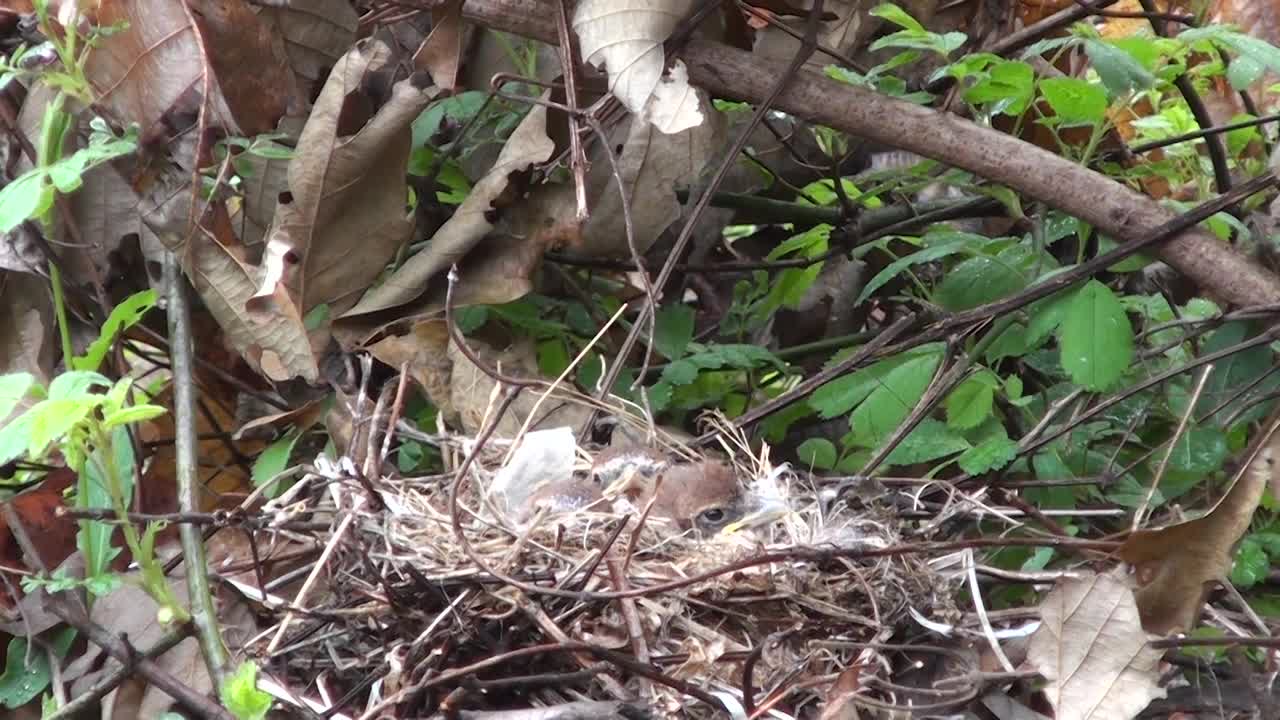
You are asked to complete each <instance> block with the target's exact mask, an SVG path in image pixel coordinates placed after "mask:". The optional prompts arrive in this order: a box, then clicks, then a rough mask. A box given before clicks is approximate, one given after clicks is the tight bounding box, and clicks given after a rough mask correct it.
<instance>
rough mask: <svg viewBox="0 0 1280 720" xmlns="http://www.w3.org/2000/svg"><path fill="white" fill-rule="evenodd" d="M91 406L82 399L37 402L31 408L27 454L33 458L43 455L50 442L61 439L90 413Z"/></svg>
mask: <svg viewBox="0 0 1280 720" xmlns="http://www.w3.org/2000/svg"><path fill="white" fill-rule="evenodd" d="M91 408H92V406H91V405H89V404H88V403H85V402H84V401H82V400H41V401H40V402H38V403H36V404H35V406H34V407H32V408H31V410H30V414H31V416H32V420H31V428H30V430H29V432H30V435H29V436H28V437H27V455H28V456H29V457H31V458H33V459H34V458H38V457H41V456H43V455H44V450H45V448H46V447H48V446H49V443H52V442H56V441H58V440H60V439H61V438H62V436H63V435H65V434H66V433H67V431H69V430H70V429H71V428H73V427H75V425H76V423H78V422H80V421H81V420H83V419H84V418H85V416H86V415H88V414H89V410H90V409H91Z"/></svg>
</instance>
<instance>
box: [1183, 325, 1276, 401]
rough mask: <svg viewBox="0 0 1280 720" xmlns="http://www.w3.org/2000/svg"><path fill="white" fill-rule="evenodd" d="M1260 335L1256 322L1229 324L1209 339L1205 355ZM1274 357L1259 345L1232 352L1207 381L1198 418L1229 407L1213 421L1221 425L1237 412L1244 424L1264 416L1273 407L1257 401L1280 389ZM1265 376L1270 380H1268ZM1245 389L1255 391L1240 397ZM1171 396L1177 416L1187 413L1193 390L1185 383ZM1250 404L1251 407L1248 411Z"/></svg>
mask: <svg viewBox="0 0 1280 720" xmlns="http://www.w3.org/2000/svg"><path fill="white" fill-rule="evenodd" d="M1256 335H1257V327H1256V326H1255V325H1254V324H1252V323H1248V322H1243V321H1236V322H1229V323H1225V324H1223V326H1222V327H1220V328H1218V329H1217V330H1214V331H1213V332H1212V333H1210V334H1209V336H1208V337H1206V338H1205V341H1204V345H1203V346H1202V347H1201V353H1202V354H1209V353H1213V352H1217V351H1219V350H1225V349H1226V348H1229V347H1231V346H1233V345H1237V344H1239V343H1241V342H1244V341H1245V340H1248V339H1249V338H1252V337H1254V336H1256ZM1272 356H1273V353H1272V351H1271V349H1270V348H1268V347H1265V346H1256V347H1252V348H1249V349H1248V350H1242V351H1240V352H1236V353H1232V354H1231V355H1229V356H1227V357H1224V358H1222V359H1221V360H1219V361H1218V362H1217V363H1215V365H1214V369H1213V372H1212V373H1210V375H1209V379H1208V380H1207V381H1206V382H1205V385H1204V392H1203V393H1201V395H1200V402H1199V403H1197V404H1196V409H1195V413H1196V416H1197V417H1199V416H1201V415H1203V414H1205V413H1207V412H1209V411H1210V410H1213V409H1215V408H1217V407H1218V406H1220V405H1224V404H1225V406H1224V407H1223V408H1222V410H1220V411H1218V412H1217V413H1215V414H1214V415H1213V417H1212V418H1210V419H1209V422H1212V423H1214V424H1216V425H1221V424H1222V423H1223V422H1224V421H1225V420H1226V419H1228V418H1230V417H1231V416H1233V415H1235V414H1237V413H1239V417H1238V419H1237V420H1236V422H1241V423H1246V422H1251V421H1253V420H1257V419H1259V418H1261V417H1263V416H1264V415H1265V414H1266V413H1267V412H1268V410H1269V409H1270V407H1271V405H1270V404H1269V403H1261V404H1257V403H1255V401H1256V400H1257V399H1258V398H1259V397H1262V396H1264V395H1266V394H1267V393H1270V392H1271V391H1273V390H1275V389H1276V388H1277V387H1280V377H1278V376H1277V374H1276V373H1274V372H1272V371H1273V370H1274V364H1273V363H1274V361H1273V359H1272ZM1263 375H1267V376H1268V377H1265V378H1264V377H1262V376H1263ZM1241 388H1252V390H1251V391H1250V392H1248V393H1245V394H1243V395H1240V389H1241ZM1169 393H1170V406H1171V410H1172V411H1173V412H1174V413H1177V414H1181V413H1182V412H1184V411H1185V410H1186V406H1187V402H1188V401H1189V400H1190V397H1189V395H1190V391H1189V390H1188V388H1187V386H1186V385H1185V384H1184V385H1181V386H1178V385H1174V386H1171V387H1170V388H1169ZM1246 404H1248V405H1249V406H1250V407H1248V408H1246V407H1245V405H1246Z"/></svg>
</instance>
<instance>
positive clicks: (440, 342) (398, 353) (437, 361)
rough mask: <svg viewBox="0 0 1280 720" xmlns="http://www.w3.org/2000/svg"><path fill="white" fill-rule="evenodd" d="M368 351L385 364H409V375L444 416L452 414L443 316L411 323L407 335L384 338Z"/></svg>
mask: <svg viewBox="0 0 1280 720" xmlns="http://www.w3.org/2000/svg"><path fill="white" fill-rule="evenodd" d="M369 352H371V353H373V356H374V357H376V358H377V359H378V360H381V361H382V362H384V363H386V364H387V365H389V366H391V367H393V368H398V367H403V366H404V365H405V363H408V367H409V377H411V378H413V380H414V381H415V382H416V383H418V387H420V388H422V390H423V392H425V393H426V394H427V397H429V398H431V401H432V402H433V403H435V405H436V407H438V408H440V412H441V413H443V414H444V415H445V416H446V417H448V416H452V415H453V414H454V412H455V411H454V409H453V402H452V399H451V397H450V390H449V374H450V371H451V369H452V367H453V364H452V363H451V362H449V331H448V329H447V328H446V327H445V324H444V318H442V317H435V318H430V319H426V320H423V321H422V322H418V323H416V324H414V326H413V329H412V330H410V331H409V333H408V334H407V335H395V336H391V337H387V338H383V339H382V340H379V341H378V342H376V343H374V344H373V345H370V346H369Z"/></svg>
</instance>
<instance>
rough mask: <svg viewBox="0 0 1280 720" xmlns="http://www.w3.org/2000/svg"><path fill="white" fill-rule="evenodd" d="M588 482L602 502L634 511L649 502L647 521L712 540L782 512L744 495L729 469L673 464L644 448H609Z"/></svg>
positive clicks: (698, 463) (712, 463)
mask: <svg viewBox="0 0 1280 720" xmlns="http://www.w3.org/2000/svg"><path fill="white" fill-rule="evenodd" d="M588 482H591V483H592V484H594V485H596V487H598V488H599V489H600V491H601V492H602V493H603V495H604V496H607V497H616V496H619V495H621V496H624V497H626V498H627V499H629V500H630V501H631V502H632V503H633V504H635V505H636V506H637V507H644V506H645V505H646V504H648V502H649V500H650V498H652V499H653V508H652V510H651V511H650V515H651V517H655V518H659V519H664V520H670V521H672V522H674V523H675V524H676V526H677V527H678V528H679V529H680V530H682V531H686V530H690V529H696V530H697V531H698V532H699V533H701V534H703V535H713V534H715V533H718V532H720V531H722V530H724V529H725V528H727V527H729V526H730V525H736V526H742V527H750V526H753V525H757V524H760V523H764V522H768V521H769V520H772V519H773V518H774V517H776V516H777V515H778V512H779V511H780V510H781V509H782V508H781V507H778V503H776V502H772V501H769V502H766V501H764V500H762V499H761V498H758V497H755V496H754V495H753V494H751V493H749V492H747V491H746V490H744V488H743V487H742V485H741V484H740V483H739V482H738V478H737V475H736V473H735V472H734V470H733V468H732V467H731V466H730V465H729V464H727V463H725V462H721V461H718V460H709V459H704V460H698V461H695V462H691V463H673V462H670V461H668V460H667V459H666V458H665V457H663V456H662V455H661V454H660V453H658V452H657V451H655V450H652V449H648V448H628V449H614V448H610V449H608V450H605V451H603V452H601V453H600V454H599V455H597V456H596V459H595V462H594V463H593V465H592V467H591V473H590V477H589V480H588Z"/></svg>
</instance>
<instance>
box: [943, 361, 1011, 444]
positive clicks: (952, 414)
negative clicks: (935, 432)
mask: <svg viewBox="0 0 1280 720" xmlns="http://www.w3.org/2000/svg"><path fill="white" fill-rule="evenodd" d="M999 384H1000V381H999V379H997V378H996V376H994V375H992V374H991V373H989V372H986V371H983V372H980V373H978V374H977V375H974V376H973V377H970V378H967V379H966V380H965V381H964V382H962V383H960V385H959V386H958V387H956V389H955V390H952V391H951V393H950V394H949V395H947V400H946V408H947V425H949V426H951V427H953V428H956V429H957V430H968V429H969V428H974V427H977V426H979V425H981V424H982V421H983V420H986V419H987V418H988V417H990V416H991V406H992V404H993V402H994V401H995V396H996V387H998V386H999Z"/></svg>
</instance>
